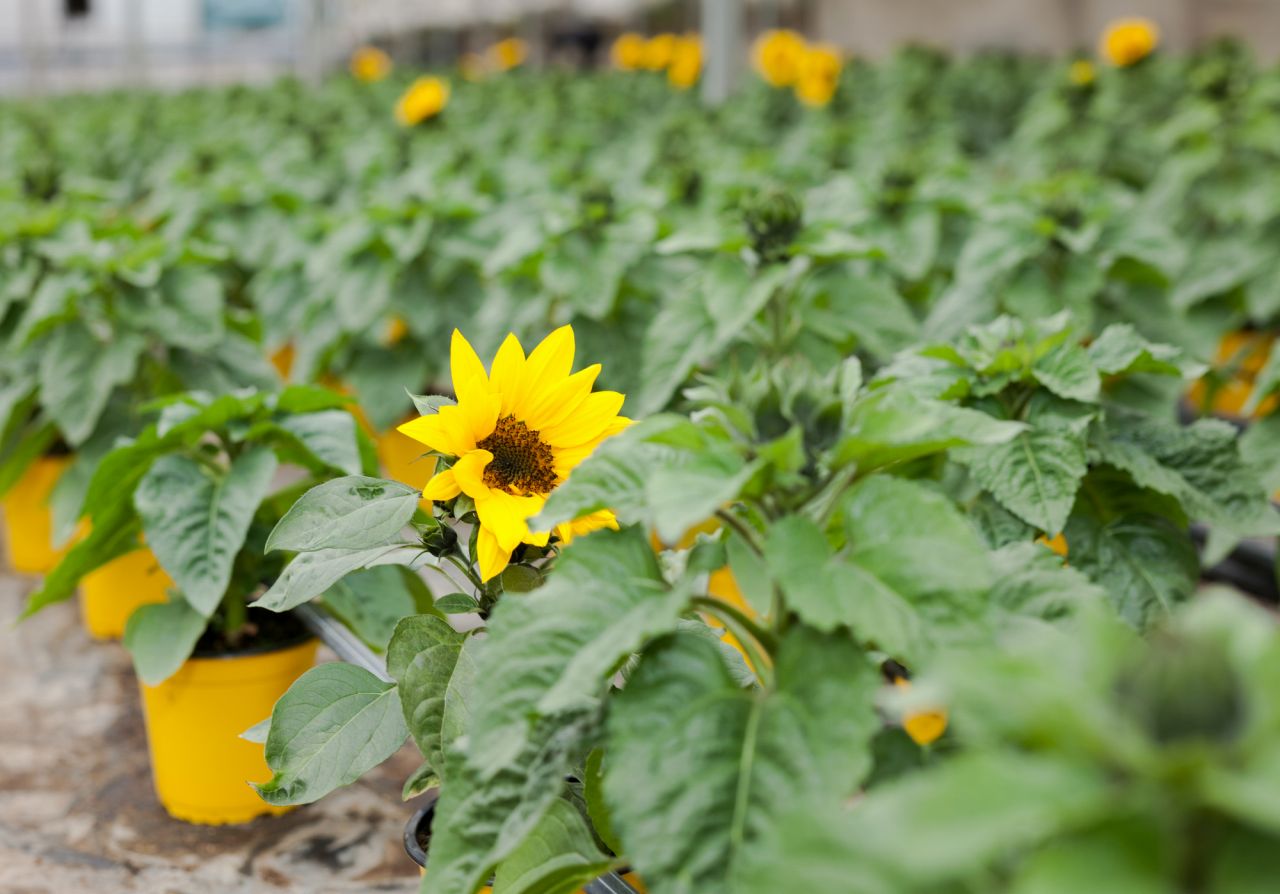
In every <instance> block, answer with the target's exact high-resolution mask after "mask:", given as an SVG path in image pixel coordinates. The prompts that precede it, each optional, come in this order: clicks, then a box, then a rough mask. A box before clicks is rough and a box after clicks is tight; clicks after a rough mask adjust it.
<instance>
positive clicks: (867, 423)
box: [831, 388, 1025, 472]
mask: <svg viewBox="0 0 1280 894" xmlns="http://www.w3.org/2000/svg"><path fill="white" fill-rule="evenodd" d="M1024 428H1025V426H1023V425H1022V423H1020V422H1004V421H1001V420H997V419H993V418H992V417H990V416H988V415H987V414H986V413H981V412H979V411H977V410H970V409H966V408H963V407H957V406H954V405H953V404H948V403H944V402H942V401H936V400H930V399H928V398H924V397H920V396H918V395H915V394H913V393H911V392H909V391H905V390H902V389H897V388H884V389H880V390H878V391H872V392H871V393H869V394H867V395H866V396H864V397H862V398H860V399H858V401H856V402H855V404H854V406H853V409H852V412H851V413H850V414H849V415H848V418H847V419H846V420H845V426H844V434H843V435H842V437H841V438H840V440H839V441H838V442H837V443H836V445H835V446H834V447H833V448H832V450H831V457H832V462H833V463H834V464H835V465H837V466H846V465H849V464H854V465H856V466H857V468H858V470H859V472H866V471H871V470H873V469H877V468H880V467H882V466H886V465H889V464H891V463H898V462H905V461H907V460H911V459H918V458H919V457H922V456H929V455H931V454H934V453H941V452H943V451H945V450H950V449H952V448H954V447H964V446H968V445H998V444H1006V443H1008V442H1009V441H1010V439H1012V438H1013V437H1014V436H1015V435H1017V434H1018V432H1020V431H1022V430H1023V429H1024Z"/></svg>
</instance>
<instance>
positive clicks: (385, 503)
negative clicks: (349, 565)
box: [266, 475, 422, 552]
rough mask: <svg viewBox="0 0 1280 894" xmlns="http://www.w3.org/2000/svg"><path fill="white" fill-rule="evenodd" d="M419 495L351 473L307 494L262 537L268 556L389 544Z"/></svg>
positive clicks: (411, 510) (387, 482)
mask: <svg viewBox="0 0 1280 894" xmlns="http://www.w3.org/2000/svg"><path fill="white" fill-rule="evenodd" d="M421 499H422V495H421V494H420V493H418V492H417V491H416V490H414V489H413V488H411V487H409V486H408V485H405V484H400V483H399V482H396V481H385V480H383V479H380V478H366V477H364V476H360V475H353V476H350V477H347V478H335V479H334V480H332V481H326V482H324V483H323V484H320V485H317V486H316V487H313V488H312V489H311V490H309V491H307V492H306V493H305V494H303V495H302V497H301V498H300V499H299V500H298V502H296V503H294V504H293V506H292V507H291V508H290V509H289V511H288V512H286V513H285V515H284V517H283V518H282V519H280V522H279V524H277V525H276V527H275V530H273V531H272V532H271V536H270V537H268V538H267V546H266V550H267V552H270V551H272V550H276V549H284V550H290V551H293V552H306V551H312V550H318V549H349V550H350V549H368V548H370V547H374V546H384V545H390V542H392V541H394V540H395V539H396V538H397V535H398V534H399V533H400V531H401V530H402V529H403V528H404V527H405V525H407V524H408V523H409V520H410V519H411V518H413V513H414V511H415V510H416V509H417V508H418V502H419V501H420V500H421Z"/></svg>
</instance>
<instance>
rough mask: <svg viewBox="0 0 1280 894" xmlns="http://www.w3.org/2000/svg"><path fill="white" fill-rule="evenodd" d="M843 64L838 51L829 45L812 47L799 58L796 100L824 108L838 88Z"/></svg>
mask: <svg viewBox="0 0 1280 894" xmlns="http://www.w3.org/2000/svg"><path fill="white" fill-rule="evenodd" d="M843 68H844V63H843V62H841V61H840V51H839V50H837V49H836V48H835V47H832V46H829V45H822V46H813V47H810V48H809V49H807V50H805V52H804V53H803V54H802V55H801V57H800V63H799V67H798V71H797V75H796V82H795V92H796V98H797V99H799V100H800V101H801V102H803V103H804V104H805V105H809V106H825V105H826V104H827V103H829V102H831V98H832V97H833V96H835V94H836V88H837V87H839V86H840V72H841V70H842V69H843Z"/></svg>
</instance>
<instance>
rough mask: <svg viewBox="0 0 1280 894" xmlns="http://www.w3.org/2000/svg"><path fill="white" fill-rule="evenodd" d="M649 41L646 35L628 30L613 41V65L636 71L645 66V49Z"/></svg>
mask: <svg viewBox="0 0 1280 894" xmlns="http://www.w3.org/2000/svg"><path fill="white" fill-rule="evenodd" d="M647 44H648V42H647V41H646V40H645V39H644V35H642V34H636V33H635V32H634V31H628V32H627V33H626V34H623V35H621V36H619V37H618V39H617V40H615V41H614V42H613V47H612V48H611V49H610V50H609V56H610V58H612V59H613V67H614V68H617V69H619V70H620V71H635V70H636V69H638V68H643V67H644V61H645V50H646V48H647Z"/></svg>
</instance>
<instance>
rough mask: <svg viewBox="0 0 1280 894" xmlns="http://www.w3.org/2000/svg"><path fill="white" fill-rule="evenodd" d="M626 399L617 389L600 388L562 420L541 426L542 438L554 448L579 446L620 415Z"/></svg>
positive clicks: (600, 431)
mask: <svg viewBox="0 0 1280 894" xmlns="http://www.w3.org/2000/svg"><path fill="white" fill-rule="evenodd" d="M625 399H626V398H625V397H624V396H623V395H621V394H619V393H618V392H616V391H597V392H596V393H594V394H592V395H590V396H588V397H587V398H586V400H584V401H583V402H582V403H581V405H579V406H578V408H577V409H576V410H574V411H573V413H572V414H571V415H570V416H569V417H568V418H567V419H565V420H564V421H563V422H561V423H560V424H558V425H552V426H548V427H547V428H545V429H541V430H540V432H541V436H542V440H543V441H545V442H546V443H548V444H550V445H551V446H552V447H553V448H555V447H576V446H577V445H579V444H584V443H586V442H587V441H590V440H592V439H593V438H598V437H600V435H601V434H603V432H604V431H605V429H606V428H608V427H609V426H610V425H612V423H613V421H614V419H616V418H617V416H618V411H619V410H621V409H622V402H623V400H625Z"/></svg>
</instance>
